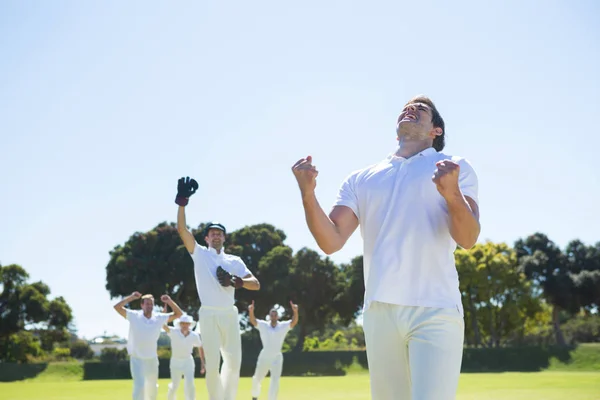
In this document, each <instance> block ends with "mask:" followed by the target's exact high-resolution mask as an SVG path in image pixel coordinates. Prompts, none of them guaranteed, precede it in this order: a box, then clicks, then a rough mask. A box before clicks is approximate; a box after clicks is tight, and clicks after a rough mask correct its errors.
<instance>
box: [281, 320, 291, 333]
mask: <svg viewBox="0 0 600 400" xmlns="http://www.w3.org/2000/svg"><path fill="white" fill-rule="evenodd" d="M281 325H283V327H284V328H285V330H286V331H289V330H290V326H291V325H292V320H291V319H288V320H287V321H283V322H281Z"/></svg>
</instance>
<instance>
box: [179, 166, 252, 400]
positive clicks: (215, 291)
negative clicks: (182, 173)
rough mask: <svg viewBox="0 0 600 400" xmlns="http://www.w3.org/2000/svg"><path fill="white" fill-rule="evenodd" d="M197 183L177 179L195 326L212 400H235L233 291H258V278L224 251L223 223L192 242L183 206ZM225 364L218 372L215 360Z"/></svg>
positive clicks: (237, 353)
mask: <svg viewBox="0 0 600 400" xmlns="http://www.w3.org/2000/svg"><path fill="white" fill-rule="evenodd" d="M197 189H198V183H197V182H196V181H195V180H193V179H191V180H190V179H189V178H181V179H179V181H178V185H177V196H176V198H175V203H176V204H178V205H179V209H178V211H177V231H178V232H179V236H180V237H181V240H182V241H183V244H184V245H185V248H186V249H187V251H188V252H189V254H190V256H191V257H192V260H193V261H194V275H195V278H196V288H197V290H198V296H199V297H200V303H201V306H200V311H199V324H200V332H201V333H202V343H203V347H204V356H205V357H206V388H207V389H208V396H209V399H210V400H235V397H236V394H237V390H238V383H239V379H240V367H241V365H242V337H241V335H240V326H239V320H238V309H237V307H236V306H235V290H236V289H241V288H244V289H248V290H259V289H260V284H259V282H258V279H256V278H255V277H254V275H253V274H252V273H251V272H250V270H249V269H248V267H246V264H245V263H244V261H242V259H241V258H239V257H238V256H234V255H231V254H227V253H225V249H224V248H223V246H224V244H225V235H226V233H227V232H226V230H225V227H224V226H223V225H221V224H219V223H216V222H215V223H211V224H209V225H208V226H206V227H205V229H204V232H203V233H204V235H203V236H204V241H205V242H206V244H207V247H204V246H201V245H199V244H198V243H197V242H196V239H195V238H194V236H193V235H192V233H191V232H190V231H189V230H188V228H187V224H186V221H185V206H186V205H187V204H188V201H189V197H190V196H191V195H193V194H194V193H195V192H196V190H197ZM221 356H222V357H223V365H222V366H221V373H220V374H219V364H220V361H221Z"/></svg>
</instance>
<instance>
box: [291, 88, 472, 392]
mask: <svg viewBox="0 0 600 400" xmlns="http://www.w3.org/2000/svg"><path fill="white" fill-rule="evenodd" d="M444 129H445V126H444V121H443V119H442V117H441V115H440V113H439V112H438V110H437V109H436V107H435V105H434V103H433V102H432V101H431V100H430V99H429V98H427V97H425V96H417V97H415V98H413V99H411V100H410V101H409V102H408V103H407V104H406V105H405V107H404V109H403V110H402V112H401V114H400V116H399V118H398V121H397V125H396V132H397V140H398V142H399V147H398V149H397V151H395V152H394V153H392V154H390V155H389V156H388V157H387V158H385V159H384V160H382V161H381V162H379V163H377V164H374V165H371V166H369V167H367V168H364V169H361V170H358V171H355V172H353V173H351V174H350V175H349V176H348V177H347V178H346V179H345V181H344V182H343V184H342V185H341V188H340V190H339V193H338V197H337V200H336V202H335V204H334V206H333V209H332V210H331V212H330V213H329V215H328V214H326V213H325V212H324V211H323V209H322V208H321V206H320V205H319V203H318V201H317V199H316V197H315V191H314V189H315V186H316V177H317V174H318V172H317V170H316V168H315V167H314V166H313V165H312V157H310V156H308V157H307V158H303V159H301V160H299V161H298V162H297V163H296V164H295V165H294V166H293V167H292V171H293V173H294V175H295V177H296V179H297V182H298V185H299V188H300V192H301V194H302V202H303V207H304V211H305V216H306V221H307V224H308V227H309V229H310V231H311V233H312V235H313V236H314V237H315V239H316V241H317V243H318V245H319V247H320V248H321V249H322V250H323V251H324V252H325V253H327V254H332V253H334V252H336V251H338V250H340V249H341V248H342V247H343V246H344V244H345V243H346V241H347V240H348V238H349V237H350V235H352V233H353V232H354V231H355V230H356V228H357V227H358V226H359V225H360V232H361V236H362V238H363V242H364V244H363V252H364V278H365V299H364V316H363V318H364V321H363V322H364V325H363V328H364V331H365V340H366V347H367V359H368V363H369V373H370V379H371V394H372V398H373V399H374V400H391V399H412V400H449V399H454V398H455V396H456V388H457V386H458V379H459V374H460V367H461V362H462V350H463V338H464V322H463V315H462V314H463V310H462V303H461V294H460V292H459V288H458V274H457V272H456V267H455V264H454V254H453V253H454V250H455V249H456V246H457V245H459V246H461V247H463V248H466V249H468V248H471V247H472V246H473V245H474V244H475V243H476V241H477V238H478V237H479V231H480V226H479V209H478V205H477V201H478V199H477V192H478V181H477V176H476V174H475V172H474V170H473V168H472V167H471V165H470V164H469V162H467V160H465V159H464V158H461V157H456V156H449V155H446V154H442V153H441V151H442V149H443V148H444V141H445V131H444Z"/></svg>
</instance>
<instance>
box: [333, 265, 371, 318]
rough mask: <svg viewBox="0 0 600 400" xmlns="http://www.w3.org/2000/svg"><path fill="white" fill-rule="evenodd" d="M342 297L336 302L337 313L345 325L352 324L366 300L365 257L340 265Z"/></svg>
mask: <svg viewBox="0 0 600 400" xmlns="http://www.w3.org/2000/svg"><path fill="white" fill-rule="evenodd" d="M340 270H341V274H340V279H341V280H340V286H341V289H342V295H341V297H340V299H339V301H338V302H336V304H335V306H336V311H337V313H338V315H339V317H340V318H341V320H342V323H343V324H344V325H348V324H349V323H351V322H352V321H353V320H354V319H355V318H356V317H357V316H358V314H359V313H360V311H361V309H362V306H363V303H364V298H365V277H364V265H363V256H357V257H354V258H353V259H352V260H350V262H349V263H347V264H342V265H340Z"/></svg>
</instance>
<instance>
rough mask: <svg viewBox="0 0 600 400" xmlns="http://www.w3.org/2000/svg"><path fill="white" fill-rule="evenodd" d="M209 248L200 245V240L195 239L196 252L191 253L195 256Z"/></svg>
mask: <svg viewBox="0 0 600 400" xmlns="http://www.w3.org/2000/svg"><path fill="white" fill-rule="evenodd" d="M207 250H208V249H207V248H206V247H204V246H200V244H198V242H196V241H194V253H190V256H192V257H194V256H197V255H200V254H204V253H205V252H206V251H207Z"/></svg>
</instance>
